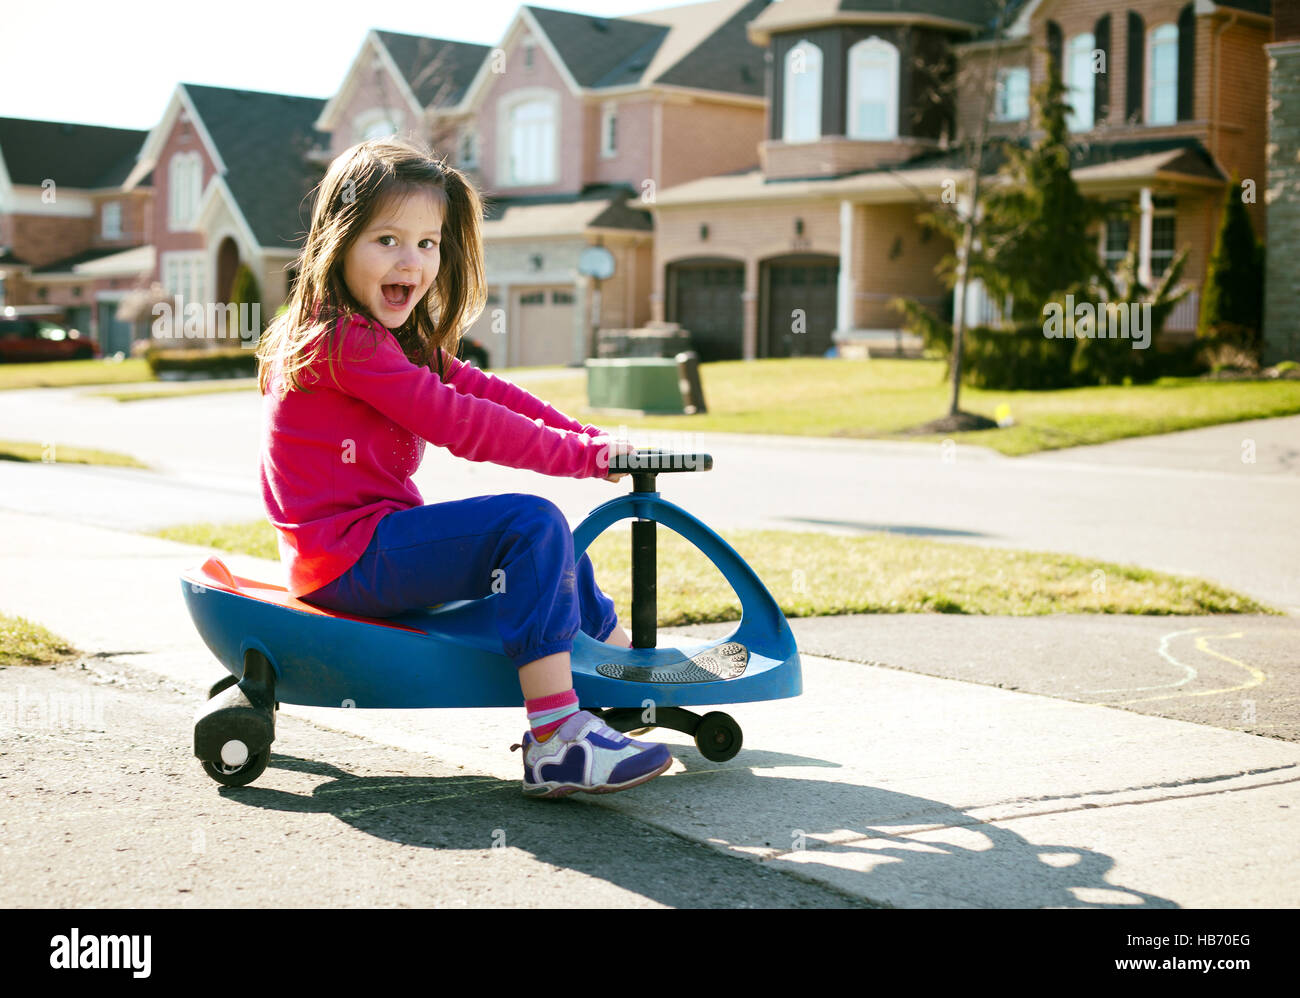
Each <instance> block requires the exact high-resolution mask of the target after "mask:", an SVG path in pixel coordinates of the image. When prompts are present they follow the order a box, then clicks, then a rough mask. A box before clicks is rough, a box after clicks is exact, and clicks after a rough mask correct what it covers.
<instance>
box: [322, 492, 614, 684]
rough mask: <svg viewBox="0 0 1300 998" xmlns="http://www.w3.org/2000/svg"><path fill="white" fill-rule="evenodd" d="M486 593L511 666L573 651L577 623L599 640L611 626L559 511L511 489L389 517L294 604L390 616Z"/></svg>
mask: <svg viewBox="0 0 1300 998" xmlns="http://www.w3.org/2000/svg"><path fill="white" fill-rule="evenodd" d="M494 592H495V593H501V594H502V598H501V599H500V600H498V601H497V620H496V623H497V630H498V632H499V633H500V635H501V641H502V644H503V646H504V648H505V653H506V655H507V657H509V658H510V660H511V661H512V662H513V663H514V665H515V668H519V667H520V666H523V665H527V664H528V663H529V662H532V661H534V660H536V659H539V658H542V657H543V656H545V655H552V654H555V653H556V652H562V651H572V650H573V636H574V634H576V633H577V632H578V628H579V627H581V628H582V631H583V633H585V634H588V635H590V636H591V637H593V638H596V639H597V640H598V641H603V640H605V638H607V637H608V636H609V635H610V633H611V632H612V631H613V630H614V627H615V625H616V624H617V623H618V616H617V614H616V613H615V612H614V601H613V600H612V599H610V598H609V597H608V596H606V595H605V594H604V593H602V592H601V591H600V589H599V588H598V587H597V586H596V577H595V573H594V571H593V569H592V565H591V559H590V558H588V557H587V555H586V553H584V554H583V555H582V557H581V558H579V559H578V560H577V562H576V563H575V562H574V558H573V531H571V530H570V529H569V524H568V521H567V520H565V518H564V514H563V513H561V512H560V509H559V507H558V506H556V505H555V503H553V502H551V501H550V500H549V499H543V498H542V497H540V496H534V495H527V494H524V493H520V492H511V493H507V494H505V495H494V496H477V497H475V498H473V499H461V500H456V501H453V502H442V503H432V504H428V505H424V506H416V507H414V508H413V509H405V510H398V511H397V512H394V513H389V514H388V515H387V516H385V517H383V518H382V519H381V520H380V521H379V526H378V527H376V528H375V534H374V536H373V537H372V538H371V540H370V545H369V546H368V547H367V548H366V550H365V552H364V553H363V554H362V555H361V557H360V558H359V559H358V560H357V563H356V564H355V565H353V566H352V567H351V568H350V569H348V570H347V571H346V572H344V573H343V574H342V575H341V576H340V577H339V578H337V579H335V580H334V581H333V582H331V583H329V585H326V586H323V587H321V588H320V589H317V590H316V591H315V592H312V593H308V594H307V595H305V596H303V597H301V598H302V600H303V601H304V602H307V603H313V604H316V605H318V606H323V607H326V608H327V609H331V610H338V611H340V612H342V613H353V614H357V615H359V616H364V617H391V616H393V615H394V614H398V613H402V612H403V611H406V610H417V609H420V608H421V607H426V606H432V605H434V604H436V603H449V602H451V601H453V600H461V599H480V598H481V597H484V596H488V595H490V594H492V593H494Z"/></svg>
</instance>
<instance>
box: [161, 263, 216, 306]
mask: <svg viewBox="0 0 1300 998" xmlns="http://www.w3.org/2000/svg"><path fill="white" fill-rule="evenodd" d="M206 269H207V261H206V260H205V259H204V256H203V254H202V253H164V254H163V259H162V283H163V287H165V288H166V289H167V293H168V294H171V295H180V296H181V298H182V299H183V301H182V303H181V307H182V308H183V307H184V306H185V305H187V304H189V303H190V302H200V303H202V302H205V301H206V300H207V298H206V295H207V282H206V280H205V276H206Z"/></svg>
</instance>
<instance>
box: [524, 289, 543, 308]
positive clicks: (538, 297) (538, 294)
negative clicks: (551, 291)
mask: <svg viewBox="0 0 1300 998" xmlns="http://www.w3.org/2000/svg"><path fill="white" fill-rule="evenodd" d="M519 304H520V305H545V304H546V292H545V291H530V292H529V293H528V294H526V295H520V296H519Z"/></svg>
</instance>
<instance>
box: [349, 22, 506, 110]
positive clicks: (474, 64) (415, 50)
mask: <svg viewBox="0 0 1300 998" xmlns="http://www.w3.org/2000/svg"><path fill="white" fill-rule="evenodd" d="M375 36H376V37H377V38H378V39H379V40H380V41H381V42H382V43H383V45H384V48H386V49H388V54H389V55H391V56H392V57H393V62H394V64H395V65H396V66H397V69H398V71H399V72H400V73H401V74H402V76H403V77H404V78H405V79H406V83H407V85H408V86H409V87H410V88H411V92H412V93H413V94H415V99H416V100H418V101H419V102H420V106H421V107H429V106H434V107H444V106H450V105H452V104H456V103H457V102H459V101H460V99H461V97H462V96H463V95H464V93H465V90H466V89H467V88H468V87H469V84H470V81H471V80H473V79H474V74H475V73H477V72H478V68H479V66H480V65H481V64H482V62H483V60H484V59H486V58H487V55H488V53H489V52H491V51H492V49H491V48H490V47H489V46H487V45H476V44H474V43H472V42H458V41H453V40H451V39H447V38H427V37H425V36H423V35H404V34H399V33H398V32H396V31H379V30H376V31H375Z"/></svg>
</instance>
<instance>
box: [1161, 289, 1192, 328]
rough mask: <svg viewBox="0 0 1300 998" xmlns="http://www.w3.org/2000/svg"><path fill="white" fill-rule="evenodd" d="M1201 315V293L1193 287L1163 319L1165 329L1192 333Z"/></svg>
mask: <svg viewBox="0 0 1300 998" xmlns="http://www.w3.org/2000/svg"><path fill="white" fill-rule="evenodd" d="M1200 316H1201V293H1200V291H1198V290H1197V289H1196V288H1193V289H1192V290H1191V291H1189V292H1188V293H1187V297H1186V298H1184V299H1183V300H1182V301H1180V302H1179V303H1178V304H1177V305H1175V306H1174V310H1173V311H1172V312H1170V313H1169V318H1168V319H1166V320H1165V329H1166V330H1167V331H1168V332H1171V333H1194V332H1196V323H1197V320H1198V319H1200Z"/></svg>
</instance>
